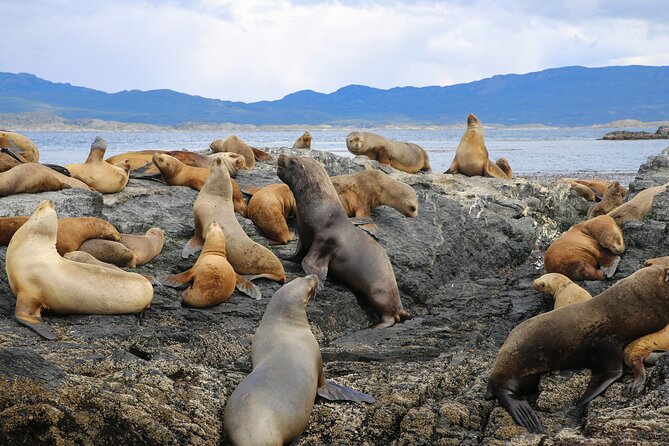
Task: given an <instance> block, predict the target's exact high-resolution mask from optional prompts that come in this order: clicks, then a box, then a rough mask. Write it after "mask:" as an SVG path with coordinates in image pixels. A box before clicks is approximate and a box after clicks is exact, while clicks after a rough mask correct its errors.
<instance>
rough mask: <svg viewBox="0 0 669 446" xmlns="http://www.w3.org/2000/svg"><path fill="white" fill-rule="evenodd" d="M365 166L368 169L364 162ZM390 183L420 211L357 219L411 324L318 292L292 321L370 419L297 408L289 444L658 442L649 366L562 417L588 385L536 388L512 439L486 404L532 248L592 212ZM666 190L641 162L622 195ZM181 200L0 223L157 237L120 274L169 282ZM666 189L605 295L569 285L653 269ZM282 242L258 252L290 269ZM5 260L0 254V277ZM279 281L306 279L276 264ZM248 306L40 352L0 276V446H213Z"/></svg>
mask: <svg viewBox="0 0 669 446" xmlns="http://www.w3.org/2000/svg"><path fill="white" fill-rule="evenodd" d="M267 150H268V151H269V152H270V153H272V155H273V157H274V160H273V161H268V162H259V163H257V166H256V168H255V169H254V170H252V171H242V172H240V173H239V174H238V175H237V178H236V180H237V182H238V183H239V184H240V186H242V187H243V186H245V185H253V186H263V185H267V184H271V183H276V182H278V181H279V180H278V178H277V177H276V157H277V155H278V154H280V153H286V154H291V155H304V152H302V151H296V150H291V149H267ZM308 156H313V157H314V158H315V159H316V160H318V161H319V162H321V163H322V164H323V165H324V166H325V168H326V170H327V171H328V174H330V175H342V174H348V173H354V172H356V171H360V170H362V169H363V168H365V164H367V163H369V161H367V162H365V161H361V160H359V159H353V160H352V159H349V158H343V157H339V156H336V155H333V154H330V153H327V152H321V151H313V152H311V153H310V154H309V155H308ZM372 164H373V163H372ZM392 176H393V177H394V178H396V179H398V180H400V181H403V182H406V183H407V184H409V185H411V186H412V187H413V188H414V189H415V190H416V192H417V195H418V199H419V213H418V217H417V218H415V219H408V218H405V217H403V216H402V215H400V214H399V213H398V212H396V211H395V210H393V209H390V208H387V207H384V206H381V207H379V208H376V209H374V210H373V211H372V217H373V218H374V221H375V223H376V224H377V226H378V227H379V234H380V237H381V239H380V243H381V244H382V245H383V247H384V248H385V249H386V251H387V252H388V256H389V257H390V259H391V262H392V264H393V268H394V271H395V275H396V278H397V283H398V286H399V289H400V293H401V297H402V301H403V303H404V305H405V307H406V308H407V309H408V310H409V311H410V312H411V313H412V314H413V315H414V318H413V319H412V320H409V321H406V322H403V323H400V324H396V325H395V326H393V327H391V328H389V329H384V330H371V329H368V328H367V327H368V326H369V325H370V323H371V322H373V320H374V319H373V318H374V316H373V315H372V314H371V313H370V312H369V311H361V306H360V304H359V303H358V302H357V300H356V298H355V296H354V295H353V294H352V292H351V291H350V290H348V289H347V288H345V287H343V286H341V285H339V284H336V283H333V282H331V281H328V282H327V283H326V284H325V287H324V289H323V290H322V291H321V292H320V293H319V294H318V295H317V296H316V298H315V299H314V300H313V301H312V302H311V303H310V304H309V305H308V307H307V314H308V317H309V320H310V322H311V326H312V330H313V332H314V334H315V336H316V338H317V339H318V341H319V343H320V346H321V351H322V354H323V360H324V368H325V373H326V375H327V376H328V378H330V379H334V380H336V381H337V382H340V383H342V384H346V385H349V386H352V387H355V388H356V389H359V390H361V391H364V392H367V393H370V394H372V395H374V396H375V397H376V403H375V404H373V405H360V406H359V405H354V404H352V403H331V402H326V401H323V400H319V401H318V402H317V403H316V405H315V406H314V411H313V413H312V417H311V419H310V422H309V425H308V428H307V430H306V431H305V432H304V433H303V434H302V435H301V436H300V437H299V439H298V442H297V444H300V445H321V444H328V445H350V444H356V445H376V444H390V445H457V444H487V445H497V444H499V445H501V444H544V445H548V444H551V445H559V444H565V445H566V444H570V445H571V444H598V445H599V444H601V445H609V444H611V445H613V444H639V443H646V444H666V443H668V442H669V430H668V429H667V428H666V426H667V424H668V422H669V415H668V414H669V400H667V398H666V395H667V392H668V391H669V387H668V386H669V357H664V358H661V359H660V360H659V361H658V364H657V365H656V366H654V367H649V368H648V370H647V372H648V380H647V383H646V387H645V389H644V390H643V391H642V392H641V393H639V394H637V395H634V396H629V395H628V394H627V393H626V386H627V384H629V382H630V381H631V379H632V376H631V372H629V371H626V372H625V375H624V376H623V378H622V379H621V380H619V381H618V382H616V383H614V384H613V385H612V386H611V387H610V388H609V389H607V391H606V392H605V393H604V394H603V395H602V396H599V397H598V398H596V399H595V400H594V401H592V402H591V403H590V404H589V405H588V406H587V407H586V409H585V410H584V411H583V412H578V411H576V409H575V407H574V402H575V401H576V399H577V398H578V397H579V396H580V394H581V393H582V391H583V390H584V388H585V386H586V385H587V382H588V379H589V372H588V371H587V370H577V371H573V372H572V371H562V372H554V373H550V374H547V375H545V376H544V377H543V378H542V380H541V384H540V390H541V393H540V394H539V397H538V398H537V400H536V401H533V402H532V404H533V405H534V406H535V407H537V408H538V410H539V416H540V417H541V419H542V422H543V425H544V427H545V428H546V430H547V431H548V432H550V435H549V436H548V437H547V436H545V435H540V434H530V433H528V432H527V430H525V429H524V428H522V427H520V426H517V425H516V424H515V423H514V422H513V421H512V419H511V417H510V416H509V415H508V414H507V413H506V411H505V410H504V409H503V408H501V407H500V406H499V404H498V403H497V402H496V401H486V400H485V398H484V397H485V390H486V389H485V388H486V381H487V377H488V374H489V373H490V370H491V368H492V365H493V362H494V359H495V356H496V354H497V351H498V350H499V347H500V346H501V345H502V343H503V342H504V340H505V338H506V337H507V335H508V333H509V332H510V331H511V329H513V327H515V326H516V325H518V323H520V322H521V321H523V320H525V319H527V318H529V317H532V316H534V315H536V314H539V313H542V312H545V311H549V310H550V309H551V308H552V304H553V303H552V299H551V298H550V297H549V296H544V295H542V294H540V293H538V292H537V291H535V290H534V288H533V286H532V281H533V280H534V279H536V278H537V277H539V276H540V275H541V274H542V273H543V264H542V259H543V251H544V250H545V249H546V247H547V246H548V245H549V244H550V242H551V241H552V240H554V239H555V238H556V237H557V236H559V235H560V234H561V233H562V232H564V231H566V230H567V229H568V228H569V227H570V226H572V225H573V224H575V223H577V222H579V221H581V220H583V219H584V218H585V213H586V211H587V209H588V207H589V205H590V204H591V203H589V202H587V201H586V200H585V199H583V198H581V197H579V196H577V195H576V194H575V193H574V192H572V191H571V190H570V188H569V186H568V185H565V184H555V183H554V182H542V181H534V180H532V181H529V180H526V179H523V178H515V179H512V180H500V179H495V178H483V177H465V176H461V175H444V174H420V175H412V174H404V173H401V172H395V173H393V174H392ZM668 181H669V148H668V149H665V150H664V151H663V152H662V153H661V154H659V155H658V156H656V157H653V158H650V159H649V160H648V161H647V162H646V163H645V164H644V165H642V166H641V167H640V169H639V172H638V174H637V176H636V178H635V180H634V181H633V182H632V183H631V184H630V192H631V193H635V192H638V191H639V190H641V189H645V188H647V187H651V186H658V185H661V184H665V183H667V182H668ZM196 196H197V192H196V191H193V190H191V189H189V188H186V187H179V186H177V187H174V186H172V187H169V186H164V185H161V184H158V183H155V182H150V181H143V180H134V179H133V180H130V182H129V184H128V186H127V187H126V188H125V189H124V190H123V191H121V192H119V193H116V194H109V195H104V196H103V195H101V194H99V193H97V192H92V191H83V190H73V189H70V190H64V191H60V192H45V193H40V194H34V195H29V194H22V195H13V196H10V197H5V198H2V199H1V201H0V216H10V215H28V214H30V213H32V211H33V210H34V208H35V206H36V205H37V203H39V202H40V201H42V200H44V199H50V200H52V201H53V202H54V204H55V207H56V211H57V212H58V216H59V217H76V216H94V217H100V218H104V219H106V220H108V221H110V222H112V223H113V224H115V225H116V227H117V228H118V229H119V230H120V231H121V232H124V233H143V232H144V231H146V230H147V229H148V228H150V227H160V228H162V229H163V230H164V231H165V233H166V240H165V246H164V249H163V251H162V253H161V254H160V255H159V256H158V257H157V258H156V259H154V260H153V261H152V262H150V263H148V264H146V265H144V266H142V267H140V268H137V269H136V271H137V272H140V273H142V274H148V275H156V276H157V275H160V274H166V273H175V272H179V271H183V270H185V269H187V268H189V267H190V266H191V265H192V263H193V262H194V259H190V260H184V259H182V258H181V255H180V254H181V248H182V247H183V246H184V244H185V243H186V242H187V241H188V239H189V238H190V237H191V236H192V233H193V215H192V206H193V203H194V201H195V198H196ZM667 198H669V192H665V193H662V194H659V195H658V196H656V197H655V199H654V202H653V209H652V211H651V213H650V215H649V216H648V217H647V218H646V219H644V220H643V221H633V222H628V223H626V224H624V225H623V226H622V230H623V233H624V237H625V242H626V245H627V250H626V252H625V254H624V255H623V257H622V260H621V262H620V265H619V267H618V271H617V272H616V274H615V276H614V277H613V279H612V280H607V281H600V282H580V284H581V285H583V286H584V288H586V289H587V290H588V291H589V292H590V293H591V294H592V295H596V294H599V293H600V292H602V291H603V290H605V289H606V288H608V287H609V286H611V285H612V284H613V283H615V281H616V280H618V279H620V278H623V277H627V276H628V275H630V274H631V273H632V272H634V271H635V270H637V269H638V268H639V267H640V266H641V265H642V264H643V261H644V260H646V259H648V258H652V257H659V256H663V255H667V249H668V248H669V235H668V233H669V231H668V230H667V228H668V227H667V223H669V201H668V200H667ZM237 219H238V221H239V222H240V224H241V225H242V226H243V228H244V230H245V231H246V232H247V233H248V234H249V236H251V237H252V238H253V240H255V241H257V242H259V243H261V244H265V245H267V241H266V240H265V239H264V237H262V236H261V235H260V234H259V232H258V231H257V230H256V228H255V227H254V226H253V224H252V223H251V221H250V220H247V219H245V218H243V217H239V216H238V217H237ZM295 247H296V242H292V243H291V244H289V245H286V246H284V247H273V248H272V249H274V250H275V252H282V253H290V252H292V251H293V250H294V249H295ZM5 254H6V247H0V269H2V270H3V271H4V269H5ZM284 267H285V269H286V273H287V275H288V280H292V279H294V278H295V277H299V276H302V275H304V273H303V272H302V269H301V268H300V266H299V265H298V264H293V263H290V262H284ZM257 284H258V286H259V287H260V289H261V291H262V293H263V298H262V300H261V301H259V302H258V301H255V300H252V299H249V298H248V297H245V296H243V295H241V294H240V293H237V292H236V293H235V294H234V295H233V296H232V298H231V299H230V300H229V301H227V302H224V303H222V304H220V305H217V306H214V307H211V308H207V309H192V308H186V307H183V306H182V305H181V291H179V290H175V289H171V288H167V287H161V286H156V287H155V297H154V300H153V302H152V304H151V307H150V308H149V309H148V310H147V311H146V312H145V313H144V317H143V318H142V320H140V319H138V318H137V317H136V316H134V315H120V316H95V315H86V316H78V315H69V316H49V315H48V314H47V316H46V321H47V322H48V323H49V325H50V327H51V328H52V330H53V331H54V332H55V333H56V334H57V335H58V337H59V341H58V342H47V341H44V340H42V339H41V338H39V337H38V336H37V335H36V334H34V333H33V332H31V331H30V330H28V329H27V328H25V327H22V326H20V325H18V324H17V323H16V322H15V321H14V320H13V317H12V316H13V307H14V303H15V299H14V297H13V294H12V292H11V290H10V288H9V284H8V283H7V279H6V276H5V275H4V274H2V275H1V276H0V293H1V295H2V296H3V297H2V298H0V426H2V428H1V429H0V444H100V445H104V444H202V445H215V444H227V441H226V439H225V437H224V434H223V427H222V426H223V409H224V407H225V402H226V399H227V397H228V396H229V395H230V394H231V393H232V391H233V390H234V388H235V387H236V386H237V384H238V383H239V382H240V381H241V380H242V379H243V378H244V377H245V376H246V375H247V374H248V373H249V372H250V370H251V361H250V355H249V353H250V345H251V341H252V338H253V333H254V331H255V328H256V327H257V325H258V323H259V321H260V319H261V317H262V314H263V312H264V310H265V306H266V305H267V302H268V301H269V298H270V296H271V295H272V294H273V293H274V292H275V291H276V290H277V289H278V288H279V287H280V284H278V283H275V282H270V281H266V280H260V281H258V282H257Z"/></svg>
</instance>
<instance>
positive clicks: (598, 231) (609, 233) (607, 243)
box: [579, 215, 625, 255]
mask: <svg viewBox="0 0 669 446" xmlns="http://www.w3.org/2000/svg"><path fill="white" fill-rule="evenodd" d="M588 222H590V228H591V229H590V231H591V235H592V236H593V237H594V238H595V239H596V240H597V241H598V242H599V244H600V245H602V246H604V247H605V248H607V249H608V250H609V251H611V252H612V253H613V254H616V255H620V254H622V253H623V252H625V240H624V239H623V231H622V230H621V229H620V226H618V224H617V223H616V221H615V220H614V219H613V218H612V217H609V216H608V215H600V216H598V217H595V218H593V219H591V220H587V221H586V222H585V223H588ZM579 224H581V223H579Z"/></svg>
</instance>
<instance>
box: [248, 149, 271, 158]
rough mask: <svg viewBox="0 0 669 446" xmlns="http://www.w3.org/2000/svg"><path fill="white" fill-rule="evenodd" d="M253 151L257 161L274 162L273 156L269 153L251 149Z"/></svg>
mask: <svg viewBox="0 0 669 446" xmlns="http://www.w3.org/2000/svg"><path fill="white" fill-rule="evenodd" d="M251 150H252V151H253V156H254V157H255V159H256V161H272V159H273V158H272V155H270V154H269V153H267V152H265V151H264V150H260V149H256V148H255V147H251Z"/></svg>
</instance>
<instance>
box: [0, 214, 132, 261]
mask: <svg viewBox="0 0 669 446" xmlns="http://www.w3.org/2000/svg"><path fill="white" fill-rule="evenodd" d="M29 218H30V217H29V216H19V217H4V218H0V246H7V245H9V242H10V240H11V239H12V236H13V235H14V233H16V231H17V230H18V229H19V228H20V227H21V226H23V224H24V223H25V222H27V221H28V219H29ZM89 239H105V240H113V241H119V240H120V239H121V234H119V232H118V231H117V230H116V227H114V225H113V224H111V223H109V222H108V221H105V220H102V219H100V218H95V217H73V218H60V219H58V236H57V238H56V240H57V241H56V250H57V251H58V254H60V255H64V254H65V253H68V252H72V251H76V250H77V248H79V246H80V245H81V244H82V243H84V242H85V241H86V240H89Z"/></svg>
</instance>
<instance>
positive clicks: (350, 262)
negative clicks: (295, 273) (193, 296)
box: [277, 155, 411, 328]
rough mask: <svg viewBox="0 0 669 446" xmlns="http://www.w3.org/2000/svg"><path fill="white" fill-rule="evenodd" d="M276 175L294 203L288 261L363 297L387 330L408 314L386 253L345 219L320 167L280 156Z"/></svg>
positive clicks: (330, 184)
mask: <svg viewBox="0 0 669 446" xmlns="http://www.w3.org/2000/svg"><path fill="white" fill-rule="evenodd" d="M277 174H278V176H279V178H281V181H283V182H284V183H286V184H287V185H288V186H289V187H290V190H291V191H292V192H293V195H294V196H295V202H296V203H297V228H298V234H299V243H298V247H297V252H296V253H295V254H294V255H293V256H292V257H290V258H289V259H287V260H292V261H295V262H301V264H302V268H303V269H304V272H306V273H307V274H316V275H317V276H318V278H319V279H320V280H321V282H324V281H325V279H326V278H327V277H328V276H330V277H331V278H333V279H335V280H337V281H338V282H340V283H342V284H343V285H345V286H347V287H348V288H349V289H351V291H353V293H354V294H355V295H356V296H358V297H359V298H360V299H362V300H363V301H365V302H367V303H368V304H369V305H370V306H371V307H372V310H373V311H374V313H376V314H377V315H378V317H379V321H378V323H377V324H376V325H375V327H376V328H386V327H390V326H392V325H394V324H395V323H396V322H400V321H402V320H405V319H409V318H411V315H410V314H409V313H408V312H407V311H406V310H405V309H404V307H403V306H402V301H401V300H400V293H399V290H398V289H397V282H396V280H395V273H394V272H393V267H392V265H391V263H390V260H389V259H388V254H386V251H385V250H384V249H383V247H382V246H381V245H379V244H378V243H377V242H376V241H375V240H373V239H372V238H371V237H369V236H368V235H367V234H365V232H364V231H362V230H361V229H359V228H356V227H355V226H353V224H352V223H351V222H350V221H349V219H348V216H347V215H346V212H344V208H343V207H342V205H341V202H340V201H339V196H338V195H337V191H336V190H335V188H334V186H333V185H332V182H331V181H330V178H329V177H328V175H327V173H326V172H325V169H324V168H323V166H321V165H320V164H319V163H318V161H316V160H314V159H311V158H304V157H288V156H285V155H281V156H279V159H278V168H277Z"/></svg>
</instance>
